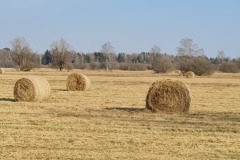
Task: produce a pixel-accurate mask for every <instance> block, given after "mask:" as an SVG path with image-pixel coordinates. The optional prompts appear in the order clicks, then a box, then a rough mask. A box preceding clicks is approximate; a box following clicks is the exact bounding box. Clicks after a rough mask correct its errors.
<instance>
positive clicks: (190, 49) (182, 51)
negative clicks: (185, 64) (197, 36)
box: [177, 38, 204, 56]
mask: <svg viewBox="0 0 240 160" xmlns="http://www.w3.org/2000/svg"><path fill="white" fill-rule="evenodd" d="M177 52H178V53H177V55H178V56H203V55H204V50H203V49H202V48H200V49H199V48H198V45H197V44H194V43H193V40H192V39H190V38H185V39H182V40H181V41H180V47H178V48H177Z"/></svg>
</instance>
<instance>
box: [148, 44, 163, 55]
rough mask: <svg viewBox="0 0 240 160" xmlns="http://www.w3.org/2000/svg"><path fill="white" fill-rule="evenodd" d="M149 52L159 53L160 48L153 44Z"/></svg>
mask: <svg viewBox="0 0 240 160" xmlns="http://www.w3.org/2000/svg"><path fill="white" fill-rule="evenodd" d="M150 53H153V54H161V48H160V47H158V46H157V45H154V46H153V47H152V48H151V50H150Z"/></svg>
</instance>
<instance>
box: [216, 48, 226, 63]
mask: <svg viewBox="0 0 240 160" xmlns="http://www.w3.org/2000/svg"><path fill="white" fill-rule="evenodd" d="M225 58H226V57H225V53H224V51H223V50H220V51H218V54H217V61H218V63H222V62H223V61H224V60H225Z"/></svg>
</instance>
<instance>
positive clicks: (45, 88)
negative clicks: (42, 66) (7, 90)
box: [14, 76, 51, 102]
mask: <svg viewBox="0 0 240 160" xmlns="http://www.w3.org/2000/svg"><path fill="white" fill-rule="evenodd" d="M50 91H51V89H50V85H49V83H48V81H47V79H46V78H44V77H40V76H28V77H24V78H21V79H19V80H18V81H17V82H16V83H15V85H14V98H15V99H16V101H27V102H40V101H43V100H47V99H48V98H49V96H50Z"/></svg>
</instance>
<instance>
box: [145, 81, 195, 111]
mask: <svg viewBox="0 0 240 160" xmlns="http://www.w3.org/2000/svg"><path fill="white" fill-rule="evenodd" d="M190 104H191V93H190V90H189V89H188V86H187V85H186V84H185V83H183V82H181V81H177V80H176V81H173V80H169V79H162V80H158V81H156V82H154V83H153V84H152V86H151V87H150V88H149V90H148V94H147V97H146V107H147V108H148V109H150V110H151V111H153V112H158V111H160V112H166V113H188V111H189V108H190Z"/></svg>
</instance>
